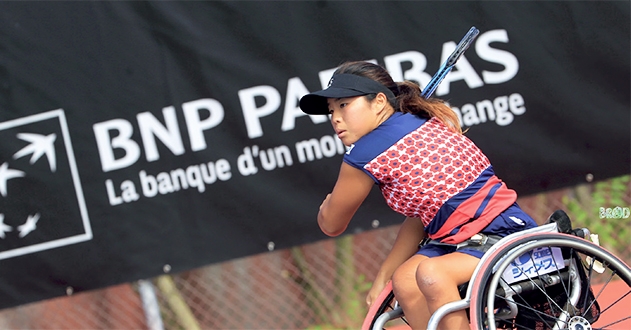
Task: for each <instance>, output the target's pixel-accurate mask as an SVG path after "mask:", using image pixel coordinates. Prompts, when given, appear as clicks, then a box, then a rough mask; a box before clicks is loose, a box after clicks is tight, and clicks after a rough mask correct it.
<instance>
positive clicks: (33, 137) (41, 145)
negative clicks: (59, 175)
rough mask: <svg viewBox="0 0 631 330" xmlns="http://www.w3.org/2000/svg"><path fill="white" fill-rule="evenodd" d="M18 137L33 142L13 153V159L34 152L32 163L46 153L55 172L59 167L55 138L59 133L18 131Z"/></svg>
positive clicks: (51, 168)
mask: <svg viewBox="0 0 631 330" xmlns="http://www.w3.org/2000/svg"><path fill="white" fill-rule="evenodd" d="M17 137H18V138H19V139H21V140H24V141H27V142H31V144H29V145H27V146H26V147H24V148H22V149H20V150H19V151H18V152H16V153H15V155H13V159H18V158H20V157H24V156H26V155H28V154H33V156H32V157H31V165H33V164H35V162H36V161H37V160H38V159H40V158H41V157H42V155H44V154H46V158H48V163H49V164H50V170H51V172H55V169H56V167H57V162H56V161H57V159H56V158H55V139H57V135H56V134H55V133H52V134H49V135H41V134H33V133H18V135H17Z"/></svg>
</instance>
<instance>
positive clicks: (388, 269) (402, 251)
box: [366, 217, 425, 306]
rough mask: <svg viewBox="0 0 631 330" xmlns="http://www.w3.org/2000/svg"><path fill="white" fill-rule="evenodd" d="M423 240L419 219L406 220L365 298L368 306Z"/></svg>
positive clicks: (422, 230) (421, 223) (421, 224)
mask: <svg viewBox="0 0 631 330" xmlns="http://www.w3.org/2000/svg"><path fill="white" fill-rule="evenodd" d="M423 238H425V229H424V227H423V222H421V219H419V218H410V217H408V218H406V219H405V221H404V222H403V224H402V225H401V227H400V228H399V233H398V234H397V238H396V240H395V241H394V245H393V246H392V250H390V253H389V254H388V256H387V257H386V260H385V261H384V262H383V264H382V265H381V268H380V269H379V272H378V273H377V276H376V277H375V280H374V282H373V285H372V288H371V289H370V291H369V292H368V296H367V297H366V303H367V304H368V306H370V305H372V303H373V301H375V299H376V298H377V296H378V295H379V293H381V291H382V290H383V288H384V287H385V286H386V284H388V281H390V280H391V279H392V274H394V271H395V270H396V269H397V268H398V267H399V266H401V264H403V262H405V261H406V260H408V259H409V258H410V257H411V256H413V255H414V254H415V253H416V252H417V251H418V244H419V243H420V242H421V241H422V240H423Z"/></svg>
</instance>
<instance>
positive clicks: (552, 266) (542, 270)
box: [502, 247, 565, 284]
mask: <svg viewBox="0 0 631 330" xmlns="http://www.w3.org/2000/svg"><path fill="white" fill-rule="evenodd" d="M563 268H565V263H564V262H563V254H562V253H561V249H560V248H555V247H553V248H548V247H540V248H536V249H534V250H531V251H528V252H526V253H524V254H522V255H521V256H520V257H519V258H516V259H515V260H513V262H511V263H510V265H508V267H507V268H506V270H505V271H504V274H503V275H502V278H504V280H505V281H506V282H507V283H508V284H511V283H515V282H518V281H521V280H525V279H527V278H532V277H537V276H539V275H543V274H547V273H550V272H553V271H556V270H557V269H563Z"/></svg>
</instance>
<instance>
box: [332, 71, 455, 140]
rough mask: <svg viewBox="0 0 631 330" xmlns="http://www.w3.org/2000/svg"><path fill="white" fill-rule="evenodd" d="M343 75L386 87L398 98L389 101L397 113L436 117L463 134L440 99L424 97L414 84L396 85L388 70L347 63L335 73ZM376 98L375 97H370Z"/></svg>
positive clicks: (452, 114)
mask: <svg viewBox="0 0 631 330" xmlns="http://www.w3.org/2000/svg"><path fill="white" fill-rule="evenodd" d="M342 73H346V74H354V75H358V76H362V77H365V78H369V79H372V80H374V81H376V82H378V83H380V84H382V85H384V86H386V87H387V88H388V89H390V90H391V91H392V93H394V95H395V96H396V99H388V101H389V103H390V105H391V106H392V108H394V110H395V111H399V112H404V113H412V114H415V115H417V116H421V117H427V118H432V117H436V118H438V119H439V120H440V121H441V122H442V123H443V124H445V125H446V126H447V127H449V129H451V130H452V131H454V132H456V133H462V128H461V127H460V122H459V121H458V116H457V115H456V113H455V112H454V111H453V110H452V109H451V108H450V107H449V106H447V105H446V104H445V103H444V101H442V100H440V99H436V98H429V99H425V98H424V97H422V96H421V89H420V87H419V86H418V85H417V84H415V83H414V82H411V81H404V82H400V83H396V82H394V80H392V77H390V74H389V73H388V71H386V69H384V68H383V67H382V66H379V65H376V64H372V63H370V62H362V61H358V62H346V63H344V64H342V65H341V66H340V67H339V68H338V69H337V70H336V71H335V74H342ZM367 96H368V95H367ZM374 97H375V95H371V96H369V98H374Z"/></svg>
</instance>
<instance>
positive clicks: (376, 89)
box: [300, 62, 537, 329]
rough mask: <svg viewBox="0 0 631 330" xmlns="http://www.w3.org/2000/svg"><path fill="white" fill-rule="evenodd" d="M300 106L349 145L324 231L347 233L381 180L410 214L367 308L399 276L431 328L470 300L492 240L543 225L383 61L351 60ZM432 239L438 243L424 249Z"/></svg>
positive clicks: (418, 320)
mask: <svg viewBox="0 0 631 330" xmlns="http://www.w3.org/2000/svg"><path fill="white" fill-rule="evenodd" d="M300 108H301V109H302V110H303V111H304V112H305V113H308V114H323V115H330V118H331V124H332V125H333V128H334V129H335V132H336V134H337V135H338V137H339V138H340V139H341V140H342V142H343V143H344V144H345V145H346V146H347V147H348V150H347V152H346V154H345V155H344V159H343V163H342V166H341V168H340V172H339V175H338V179H337V182H336V184H335V186H334V188H333V191H332V192H331V193H330V194H328V195H327V196H326V198H325V199H324V201H323V202H322V204H321V206H320V210H319V213H318V224H319V226H320V228H321V229H322V231H323V232H324V233H326V234H327V235H330V236H337V235H339V234H341V233H342V232H344V230H345V229H346V227H347V225H348V223H349V222H350V220H351V218H352V217H353V215H354V214H355V212H356V211H357V209H358V208H359V206H360V205H361V204H362V202H363V201H364V199H365V198H366V197H367V195H368V193H369V192H370V190H371V188H372V187H373V185H374V184H377V185H378V186H379V188H380V189H381V191H382V194H383V196H384V198H385V200H386V202H387V203H388V205H389V206H390V207H391V208H392V209H394V210H395V211H396V212H398V213H401V214H403V215H405V216H406V217H407V218H406V219H405V221H404V222H403V224H402V225H401V227H400V230H399V234H398V236H397V239H396V241H395V243H394V245H393V247H392V250H391V252H390V253H389V255H388V257H387V258H386V260H385V262H384V263H383V265H382V266H381V268H380V270H379V272H378V275H377V277H376V278H375V280H374V282H373V286H372V288H371V290H370V292H369V294H368V296H367V298H366V302H367V303H368V304H369V305H370V304H371V303H372V302H373V301H374V300H375V299H376V297H377V295H378V294H379V293H380V292H381V291H382V289H383V288H384V287H385V286H386V284H387V282H388V281H390V280H392V285H393V290H394V293H395V295H396V297H397V300H398V301H399V303H400V305H401V307H402V308H403V310H404V312H405V315H406V318H407V320H408V322H409V323H410V325H411V326H412V328H413V329H423V328H425V327H426V326H427V322H428V320H429V318H430V316H431V315H432V313H433V312H434V311H435V310H436V309H438V308H439V307H440V306H442V305H444V304H446V303H448V302H452V301H456V300H459V299H460V295H459V292H458V286H459V285H461V284H464V283H466V282H467V281H469V279H470V278H471V275H472V274H473V271H474V269H475V267H476V265H477V264H478V262H479V258H480V257H481V256H482V254H483V253H484V251H485V249H488V246H489V245H490V244H492V243H493V242H496V241H497V240H498V239H499V238H501V237H503V236H506V235H508V234H510V233H513V232H516V231H520V230H524V229H528V228H532V227H536V226H537V224H536V223H535V222H534V220H533V219H532V218H531V217H530V216H528V215H527V214H526V213H525V212H523V211H522V210H521V209H520V208H519V206H518V205H517V204H516V203H515V201H516V199H517V194H516V193H515V192H514V191H513V190H511V189H509V188H507V187H506V184H505V183H504V182H502V181H501V180H500V179H499V178H497V176H495V174H494V172H493V167H492V166H491V164H490V162H489V160H488V159H487V157H486V156H485V155H484V154H483V153H482V152H481V151H480V150H479V149H478V148H477V147H476V145H475V144H474V143H473V142H472V141H471V140H469V139H468V138H467V137H465V136H464V135H463V134H462V130H461V127H460V125H459V122H458V118H457V116H456V114H455V113H454V112H453V110H451V108H449V106H447V105H446V104H445V103H444V102H443V101H441V100H438V99H433V98H430V99H425V98H423V97H422V96H421V90H420V88H419V86H418V85H416V84H414V83H413V82H409V81H406V82H400V83H395V82H394V81H393V79H392V78H391V76H390V75H389V74H388V72H387V71H386V70H385V69H384V68H383V67H381V66H379V65H375V64H372V63H369V62H348V63H344V64H343V65H341V66H340V67H339V68H338V69H337V70H336V71H335V73H334V74H333V77H332V79H331V81H330V83H329V86H328V87H327V88H326V89H324V90H322V91H319V92H315V93H311V94H307V95H305V96H304V97H303V98H302V99H301V100H300ZM424 239H430V242H429V243H428V244H424V245H423V246H422V247H421V248H420V249H419V242H421V241H423V240H424ZM439 326H440V327H441V328H443V329H468V328H469V323H468V319H467V316H466V314H465V312H464V311H460V312H457V313H452V314H450V315H448V316H446V317H445V318H444V319H442V321H441V323H440V325H439Z"/></svg>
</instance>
